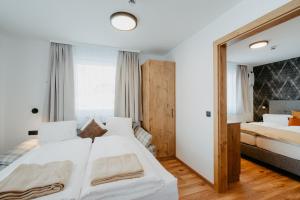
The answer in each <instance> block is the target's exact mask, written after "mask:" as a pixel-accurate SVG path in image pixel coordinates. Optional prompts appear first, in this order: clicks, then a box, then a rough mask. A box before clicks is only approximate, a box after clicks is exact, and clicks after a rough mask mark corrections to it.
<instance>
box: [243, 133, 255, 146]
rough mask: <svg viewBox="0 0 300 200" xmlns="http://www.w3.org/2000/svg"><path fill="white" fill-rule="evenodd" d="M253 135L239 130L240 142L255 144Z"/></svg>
mask: <svg viewBox="0 0 300 200" xmlns="http://www.w3.org/2000/svg"><path fill="white" fill-rule="evenodd" d="M255 138H256V137H255V136H253V135H250V134H247V133H243V132H241V142H243V143H245V144H250V145H253V146H255V145H256V141H255Z"/></svg>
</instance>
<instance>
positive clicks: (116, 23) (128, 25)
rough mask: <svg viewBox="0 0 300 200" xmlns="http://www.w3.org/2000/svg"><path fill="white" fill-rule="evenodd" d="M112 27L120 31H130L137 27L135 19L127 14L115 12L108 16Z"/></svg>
mask: <svg viewBox="0 0 300 200" xmlns="http://www.w3.org/2000/svg"><path fill="white" fill-rule="evenodd" d="M110 22H111V25H112V26H113V27H115V28H116V29H117V30H120V31H131V30H133V29H135V28H136V27H137V18H136V17H135V16H134V15H133V14H130V13H128V12H116V13H114V14H112V15H111V16H110Z"/></svg>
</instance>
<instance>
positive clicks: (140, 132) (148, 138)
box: [135, 127, 152, 148]
mask: <svg viewBox="0 0 300 200" xmlns="http://www.w3.org/2000/svg"><path fill="white" fill-rule="evenodd" d="M135 137H136V138H137V139H138V140H139V141H140V142H141V143H142V144H143V145H144V146H145V147H146V148H147V147H149V146H150V145H151V142H152V135H151V134H149V133H148V132H147V131H145V130H144V129H143V128H142V127H138V128H137V129H136V132H135Z"/></svg>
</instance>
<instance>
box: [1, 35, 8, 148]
mask: <svg viewBox="0 0 300 200" xmlns="http://www.w3.org/2000/svg"><path fill="white" fill-rule="evenodd" d="M7 43H8V39H7V37H5V36H4V35H0V152H3V150H4V131H5V127H4V125H5V123H4V118H5V116H4V113H5V93H6V87H5V82H6V76H5V74H6V72H5V71H6V68H7V55H6V51H5V47H6V46H7V45H8V44H7Z"/></svg>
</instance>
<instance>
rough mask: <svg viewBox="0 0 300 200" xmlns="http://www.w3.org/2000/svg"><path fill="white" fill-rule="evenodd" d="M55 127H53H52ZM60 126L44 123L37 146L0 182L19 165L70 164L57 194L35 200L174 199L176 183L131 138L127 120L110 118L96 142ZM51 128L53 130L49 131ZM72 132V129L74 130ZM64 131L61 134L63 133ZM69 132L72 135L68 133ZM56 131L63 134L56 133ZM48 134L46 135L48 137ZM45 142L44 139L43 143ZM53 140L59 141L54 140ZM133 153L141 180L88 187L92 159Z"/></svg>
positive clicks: (2, 173) (4, 172)
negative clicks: (63, 162) (52, 162)
mask: <svg viewBox="0 0 300 200" xmlns="http://www.w3.org/2000/svg"><path fill="white" fill-rule="evenodd" d="M55 126H56V127H55ZM68 126H69V127H67V128H66V127H65V126H64V125H62V124H61V125H59V126H58V127H57V125H56V124H51V123H48V124H47V125H46V127H44V129H45V130H41V131H40V130H39V133H40V132H43V134H46V135H47V136H46V137H44V139H40V140H39V144H40V145H39V146H38V147H36V148H34V149H32V150H31V151H29V152H28V153H26V154H25V155H23V156H21V157H20V158H18V159H17V160H16V161H14V162H13V163H12V164H10V165H9V166H8V167H6V168H5V169H3V170H2V171H0V181H1V180H3V179H4V178H5V177H7V176H8V175H9V174H10V173H11V172H12V171H13V170H14V169H15V168H16V167H18V166H19V165H20V164H24V163H25V164H26V163H36V164H44V163H47V162H51V161H63V160H70V161H72V163H73V164H74V167H73V171H72V174H71V178H70V180H69V182H68V184H67V185H66V187H65V189H64V190H63V191H61V192H58V193H55V194H51V195H47V196H44V197H42V198H39V199H70V200H71V199H93V200H97V199H105V200H114V199H116V200H119V199H122V200H129V199H143V200H152V199H160V200H175V199H178V189H177V179H176V178H175V177H174V176H173V175H171V174H170V173H169V172H167V171H166V170H165V169H164V168H163V167H162V166H161V165H160V163H159V162H158V161H157V160H156V159H155V158H154V157H153V155H152V154H151V153H150V152H149V151H148V150H147V149H146V148H145V147H144V146H143V145H142V144H141V143H140V142H139V141H138V140H137V139H136V138H135V137H134V135H133V130H132V128H131V120H129V119H125V118H113V119H112V120H111V121H110V122H108V123H107V125H106V128H107V129H108V133H107V134H105V136H102V137H99V138H96V139H95V141H94V143H92V140H91V139H89V138H88V139H82V138H79V137H77V136H76V133H75V135H74V133H73V128H71V127H73V126H74V123H73V122H72V123H69V125H68ZM53 127H55V128H53ZM74 127H75V128H74V131H75V132H76V125H75V126H74ZM63 129H64V130H63ZM71 129H72V131H71ZM58 130H63V131H62V132H64V134H63V133H59V131H58ZM49 134H50V135H49ZM45 138H46V139H45ZM57 138H60V139H59V140H57ZM124 153H134V154H136V155H137V157H138V159H139V161H140V162H141V164H142V166H143V169H144V176H143V177H141V178H134V179H128V180H121V181H116V182H111V183H105V184H101V185H97V186H91V184H90V177H91V170H92V163H93V161H94V160H95V159H98V158H103V157H110V156H116V155H122V154H124Z"/></svg>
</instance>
